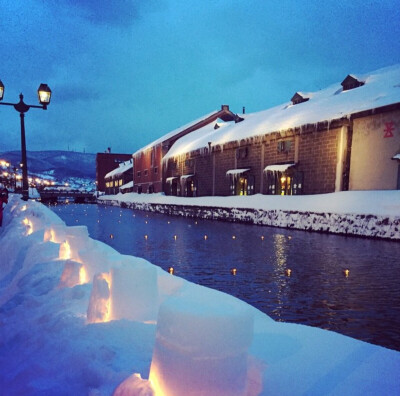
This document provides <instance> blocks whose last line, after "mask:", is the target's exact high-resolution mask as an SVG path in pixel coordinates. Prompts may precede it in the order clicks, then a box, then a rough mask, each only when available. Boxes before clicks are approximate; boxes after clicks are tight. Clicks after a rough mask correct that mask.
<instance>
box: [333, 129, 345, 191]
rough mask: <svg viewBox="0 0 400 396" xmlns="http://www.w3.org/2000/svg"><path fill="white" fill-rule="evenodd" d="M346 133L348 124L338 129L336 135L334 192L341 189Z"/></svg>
mask: <svg viewBox="0 0 400 396" xmlns="http://www.w3.org/2000/svg"><path fill="white" fill-rule="evenodd" d="M347 134H348V125H343V126H342V127H341V129H340V132H339V137H338V151H337V162H336V179H335V192H338V191H342V190H343V170H344V166H345V161H346V152H347Z"/></svg>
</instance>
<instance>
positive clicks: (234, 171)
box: [226, 168, 250, 175]
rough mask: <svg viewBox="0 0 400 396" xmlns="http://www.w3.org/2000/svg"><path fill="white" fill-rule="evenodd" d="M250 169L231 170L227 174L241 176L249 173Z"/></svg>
mask: <svg viewBox="0 0 400 396" xmlns="http://www.w3.org/2000/svg"><path fill="white" fill-rule="evenodd" d="M249 170H250V168H245V169H231V170H228V172H226V174H227V175H241V174H242V173H245V172H248V171H249Z"/></svg>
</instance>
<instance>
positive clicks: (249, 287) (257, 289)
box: [53, 205, 400, 350]
mask: <svg viewBox="0 0 400 396" xmlns="http://www.w3.org/2000/svg"><path fill="white" fill-rule="evenodd" d="M53 209H54V210H55V211H56V213H57V214H58V215H59V216H60V217H61V218H62V219H64V221H66V223H67V224H68V225H77V224H84V225H87V227H88V230H89V234H90V236H91V237H92V238H95V239H98V240H101V241H103V242H105V243H107V244H109V245H111V246H112V247H113V248H115V249H116V250H118V251H119V252H121V253H123V254H130V255H135V256H139V257H143V258H145V259H147V260H149V261H150V262H152V263H154V264H156V265H159V266H160V267H162V268H164V269H165V270H168V268H169V267H174V270H175V274H176V275H178V276H182V277H184V278H185V279H188V280H190V281H193V282H196V283H199V284H202V285H205V286H208V287H213V288H215V289H218V290H221V291H224V292H227V293H230V294H232V295H234V296H237V297H239V298H241V299H242V300H245V301H247V302H249V303H250V304H252V305H254V306H256V307H257V308H259V309H260V310H262V311H263V312H265V313H267V314H268V315H270V316H271V317H273V318H274V319H276V320H280V321H286V322H296V323H304V324H308V325H312V326H318V327H321V328H326V329H330V330H334V331H338V332H340V333H343V334H347V335H350V336H352V337H355V338H359V339H363V340H366V341H369V342H372V343H376V344H380V345H384V346H387V347H389V348H393V349H398V350H400V333H399V332H398V330H397V329H398V328H399V327H400V287H399V285H398V280H399V279H400V266H399V265H398V257H400V244H399V243H397V242H389V241H380V240H372V239H371V240H370V239H361V238H348V237H343V236H335V235H328V234H317V233H307V232H302V231H294V230H286V229H277V228H268V227H259V226H250V225H243V224H237V223H224V222H212V221H205V220H204V221H202V220H194V219H184V218H179V217H169V216H163V215H157V214H148V213H145V212H138V211H131V210H128V209H121V208H119V207H106V206H96V205H87V206H85V205H66V206H57V207H55V208H53ZM110 235H113V238H112V239H111V238H110ZM145 235H147V238H145ZM174 235H176V239H175V238H174ZM205 235H207V238H205V237H204V236H205ZM233 236H234V238H233ZM232 268H236V269H237V272H236V276H233V275H232V274H231V269H232ZM345 268H348V269H349V270H350V275H349V276H348V277H345V276H344V275H343V270H344V269H345ZM287 269H291V274H290V276H288V275H287V274H286V273H285V270H287Z"/></svg>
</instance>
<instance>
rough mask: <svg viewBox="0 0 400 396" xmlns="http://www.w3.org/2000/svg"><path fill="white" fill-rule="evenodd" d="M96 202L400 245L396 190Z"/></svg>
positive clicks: (131, 196) (117, 198)
mask: <svg viewBox="0 0 400 396" xmlns="http://www.w3.org/2000/svg"><path fill="white" fill-rule="evenodd" d="M98 202H99V203H104V204H110V203H111V204H113V205H120V206H125V207H129V208H132V209H139V210H147V211H153V212H159V213H164V214H173V215H180V216H185V217H199V218H203V219H212V220H226V221H240V222H247V223H252V224H257V225H267V226H274V227H285V228H294V229H298V230H306V231H319V232H330V233H335V234H345V235H358V236H366V237H377V238H387V239H395V240H400V191H399V190H387V191H342V192H337V193H330V194H318V195H296V196H294V195H292V196H290V195H286V196H276V195H261V194H256V195H250V196H229V197H197V198H185V197H175V196H165V195H162V194H136V193H129V194H118V195H108V196H103V197H101V199H99V200H98Z"/></svg>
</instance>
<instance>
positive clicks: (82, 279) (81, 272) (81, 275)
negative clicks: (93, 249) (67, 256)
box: [79, 265, 89, 285]
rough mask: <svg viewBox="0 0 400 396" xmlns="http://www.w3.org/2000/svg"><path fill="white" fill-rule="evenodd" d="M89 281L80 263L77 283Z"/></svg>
mask: <svg viewBox="0 0 400 396" xmlns="http://www.w3.org/2000/svg"><path fill="white" fill-rule="evenodd" d="M88 282H89V277H88V275H87V272H86V269H85V267H84V266H83V265H82V267H81V268H80V270H79V284H80V285H84V284H85V283H88Z"/></svg>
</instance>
